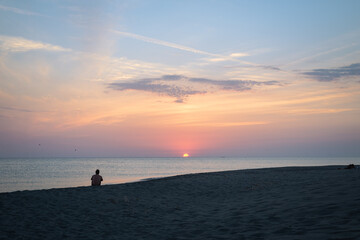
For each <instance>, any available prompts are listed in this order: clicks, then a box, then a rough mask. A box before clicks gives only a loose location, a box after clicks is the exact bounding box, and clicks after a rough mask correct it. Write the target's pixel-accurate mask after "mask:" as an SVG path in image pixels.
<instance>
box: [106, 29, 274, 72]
mask: <svg viewBox="0 0 360 240" xmlns="http://www.w3.org/2000/svg"><path fill="white" fill-rule="evenodd" d="M109 31H110V32H113V33H115V34H119V35H122V36H126V37H129V38H133V39H136V40H140V41H143V42H148V43H153V44H157V45H161V46H165V47H170V48H175V49H178V50H182V51H187V52H191V53H195V54H201V55H206V56H208V57H210V58H207V59H206V60H207V61H209V62H223V61H234V62H238V63H241V64H244V65H249V66H254V67H261V68H262V67H263V66H262V65H259V64H256V63H252V62H248V61H244V60H241V59H239V58H240V57H244V56H249V54H248V53H231V54H230V55H225V54H215V53H210V52H206V51H203V50H199V49H195V48H191V47H187V46H183V45H180V44H176V43H172V42H167V41H162V40H159V39H155V38H150V37H146V36H142V35H139V34H135V33H130V32H122V31H117V30H109ZM268 69H272V68H268ZM273 70H277V68H274V69H273Z"/></svg>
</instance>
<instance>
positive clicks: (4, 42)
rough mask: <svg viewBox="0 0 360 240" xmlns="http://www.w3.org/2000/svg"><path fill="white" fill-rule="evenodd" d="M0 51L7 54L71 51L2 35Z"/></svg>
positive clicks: (0, 37)
mask: <svg viewBox="0 0 360 240" xmlns="http://www.w3.org/2000/svg"><path fill="white" fill-rule="evenodd" d="M0 50H1V51H6V52H27V51H31V50H45V51H55V52H59V51H71V50H70V49H66V48H63V47H60V46H56V45H52V44H48V43H42V42H38V41H32V40H28V39H25V38H22V37H10V36H2V35H0Z"/></svg>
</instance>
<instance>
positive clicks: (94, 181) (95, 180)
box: [91, 169, 103, 186]
mask: <svg viewBox="0 0 360 240" xmlns="http://www.w3.org/2000/svg"><path fill="white" fill-rule="evenodd" d="M95 173H96V174H95V175H93V176H92V177H91V186H100V185H101V181H102V180H103V178H102V176H101V175H99V173H100V171H99V169H97V170H96V171H95Z"/></svg>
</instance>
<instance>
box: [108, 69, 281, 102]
mask: <svg viewBox="0 0 360 240" xmlns="http://www.w3.org/2000/svg"><path fill="white" fill-rule="evenodd" d="M194 84H195V85H194ZM196 85H197V86H196ZM199 85H200V86H199ZM260 85H279V82H277V81H266V82H258V81H249V80H248V81H244V80H213V79H208V78H189V77H187V76H184V75H163V76H161V77H158V78H143V79H133V80H132V81H129V82H113V83H109V84H108V85H107V86H108V88H110V89H113V90H117V91H126V90H137V91H145V92H152V93H157V94H159V95H166V96H169V97H174V98H176V100H175V102H177V103H182V102H184V101H185V100H186V98H187V97H189V96H190V95H196V94H205V93H207V91H206V90H204V89H206V87H218V88H220V89H221V90H226V91H247V90H251V89H252V88H253V87H254V86H260ZM197 88H198V89H197Z"/></svg>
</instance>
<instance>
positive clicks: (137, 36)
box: [111, 30, 216, 56]
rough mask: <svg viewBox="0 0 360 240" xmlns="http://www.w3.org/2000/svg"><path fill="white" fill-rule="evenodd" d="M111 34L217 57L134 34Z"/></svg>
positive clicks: (118, 32)
mask: <svg viewBox="0 0 360 240" xmlns="http://www.w3.org/2000/svg"><path fill="white" fill-rule="evenodd" d="M111 32H114V33H116V34H120V35H123V36H126V37H130V38H134V39H137V40H140V41H144V42H148V43H153V44H157V45H161V46H165V47H171V48H175V49H179V50H183V51H187V52H192V53H199V54H204V55H210V56H216V54H212V53H208V52H205V51H201V50H198V49H195V48H191V47H187V46H183V45H180V44H176V43H171V42H166V41H162V40H158V39H155V38H150V37H145V36H142V35H138V34H134V33H129V32H121V31H116V30H111Z"/></svg>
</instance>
